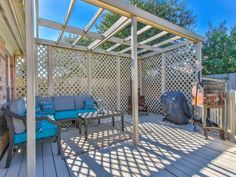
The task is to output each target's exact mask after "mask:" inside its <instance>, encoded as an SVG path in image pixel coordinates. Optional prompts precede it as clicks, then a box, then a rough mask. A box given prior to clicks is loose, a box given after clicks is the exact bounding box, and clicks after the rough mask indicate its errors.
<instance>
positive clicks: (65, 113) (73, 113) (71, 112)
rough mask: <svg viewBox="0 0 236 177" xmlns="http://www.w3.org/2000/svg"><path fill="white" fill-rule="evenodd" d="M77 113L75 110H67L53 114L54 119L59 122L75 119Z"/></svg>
mask: <svg viewBox="0 0 236 177" xmlns="http://www.w3.org/2000/svg"><path fill="white" fill-rule="evenodd" d="M77 117H78V113H77V111H76V110H68V111H56V112H55V119H56V120H60V119H66V118H68V119H70V118H77Z"/></svg>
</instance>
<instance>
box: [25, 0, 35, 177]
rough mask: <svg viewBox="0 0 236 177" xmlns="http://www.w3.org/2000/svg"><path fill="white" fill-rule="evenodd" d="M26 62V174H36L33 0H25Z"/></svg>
mask: <svg viewBox="0 0 236 177" xmlns="http://www.w3.org/2000/svg"><path fill="white" fill-rule="evenodd" d="M25 24H26V27H25V29H26V62H27V176H28V177H33V176H35V175H36V173H35V172H36V144H35V143H36V140H35V59H34V57H35V54H34V51H35V50H34V49H35V48H34V45H35V43H34V1H33V0H27V1H25Z"/></svg>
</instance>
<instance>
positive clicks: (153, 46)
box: [138, 36, 181, 54]
mask: <svg viewBox="0 0 236 177" xmlns="http://www.w3.org/2000/svg"><path fill="white" fill-rule="evenodd" d="M180 38H181V37H180V36H175V37H172V38H170V39H167V40H165V41H162V42H160V43H158V44H154V45H152V48H153V49H154V48H156V49H159V48H158V47H160V46H163V45H165V44H168V43H170V42H173V41H176V40H178V39H180ZM146 51H148V50H147V49H142V50H140V51H138V54H141V53H143V52H146Z"/></svg>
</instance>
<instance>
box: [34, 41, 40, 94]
mask: <svg viewBox="0 0 236 177" xmlns="http://www.w3.org/2000/svg"><path fill="white" fill-rule="evenodd" d="M34 56H35V58H34V60H35V67H34V68H35V95H36V96H38V95H39V77H38V45H37V44H35V47H34Z"/></svg>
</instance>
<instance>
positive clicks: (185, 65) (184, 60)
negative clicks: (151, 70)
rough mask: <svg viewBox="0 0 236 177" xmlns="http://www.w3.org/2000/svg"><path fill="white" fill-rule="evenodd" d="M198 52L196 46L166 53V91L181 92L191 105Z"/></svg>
mask: <svg viewBox="0 0 236 177" xmlns="http://www.w3.org/2000/svg"><path fill="white" fill-rule="evenodd" d="M196 66H197V64H196V51H195V46H194V45H188V46H185V47H181V48H178V49H175V50H172V51H169V52H167V53H166V91H181V92H183V93H184V94H185V96H186V98H187V99H188V101H189V103H191V99H192V98H191V97H192V94H191V90H192V84H193V82H196Z"/></svg>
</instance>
